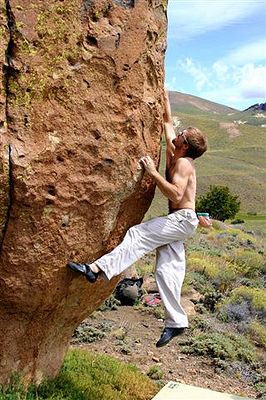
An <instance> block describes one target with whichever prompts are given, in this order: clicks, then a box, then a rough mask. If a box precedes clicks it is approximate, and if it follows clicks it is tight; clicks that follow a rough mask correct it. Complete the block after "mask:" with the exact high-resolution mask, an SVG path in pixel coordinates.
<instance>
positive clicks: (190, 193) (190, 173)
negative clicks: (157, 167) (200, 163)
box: [166, 157, 196, 212]
mask: <svg viewBox="0 0 266 400" xmlns="http://www.w3.org/2000/svg"><path fill="white" fill-rule="evenodd" d="M184 159H185V160H186V161H185V162H186V163H187V164H188V168H187V184H186V187H185V190H184V193H183V196H182V198H181V199H180V200H179V201H178V202H176V203H175V202H172V201H169V211H170V212H173V211H175V210H179V209H182V208H189V209H192V210H195V198H196V171H195V167H194V163H193V160H192V159H190V158H187V157H184ZM166 179H167V181H168V182H170V183H172V184H175V183H176V184H177V185H178V167H177V160H176V159H175V158H174V157H172V158H171V160H170V162H169V166H168V167H167V168H166Z"/></svg>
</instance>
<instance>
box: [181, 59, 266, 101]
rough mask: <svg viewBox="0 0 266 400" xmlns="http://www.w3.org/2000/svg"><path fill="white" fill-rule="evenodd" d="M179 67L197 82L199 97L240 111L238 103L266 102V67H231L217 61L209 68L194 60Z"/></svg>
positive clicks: (183, 62)
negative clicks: (259, 100)
mask: <svg viewBox="0 0 266 400" xmlns="http://www.w3.org/2000/svg"><path fill="white" fill-rule="evenodd" d="M178 66H179V68H180V69H181V70H182V72H183V73H186V74H188V75H190V76H191V77H192V79H193V80H194V85H195V87H196V89H197V93H194V94H195V95H197V96H200V97H202V98H207V99H209V100H212V101H215V102H218V103H222V104H226V105H228V106H231V107H236V108H238V104H240V103H246V102H247V104H248V102H251V101H252V100H253V99H254V101H256V102H257V101H258V99H261V101H265V99H266V84H265V76H266V66H265V65H255V64H253V63H248V64H244V65H241V66H238V65H231V64H229V65H227V64H226V63H224V62H222V61H219V60H218V61H216V62H215V63H214V64H213V65H211V66H210V67H209V68H206V67H202V66H201V65H200V64H198V63H197V64H196V63H195V62H194V61H193V60H192V59H191V58H186V59H184V60H179V61H178Z"/></svg>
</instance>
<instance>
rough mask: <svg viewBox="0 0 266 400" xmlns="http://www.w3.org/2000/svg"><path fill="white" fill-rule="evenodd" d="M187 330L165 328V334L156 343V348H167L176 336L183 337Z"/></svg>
mask: <svg viewBox="0 0 266 400" xmlns="http://www.w3.org/2000/svg"><path fill="white" fill-rule="evenodd" d="M185 329H186V328H164V330H163V333H162V335H161V337H160V339H159V340H158V342H157V343H156V347H162V346H165V345H166V344H167V343H169V342H170V340H172V339H173V338H174V337H175V336H178V335H182V333H184V331H185Z"/></svg>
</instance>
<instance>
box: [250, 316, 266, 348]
mask: <svg viewBox="0 0 266 400" xmlns="http://www.w3.org/2000/svg"><path fill="white" fill-rule="evenodd" d="M249 333H250V338H251V339H252V341H253V342H254V343H255V344H257V345H258V346H261V347H263V348H264V349H266V327H265V326H263V325H262V324H261V323H260V322H259V321H257V320H253V321H252V322H251V324H250V325H249Z"/></svg>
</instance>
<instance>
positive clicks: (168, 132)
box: [163, 89, 176, 162]
mask: <svg viewBox="0 0 266 400" xmlns="http://www.w3.org/2000/svg"><path fill="white" fill-rule="evenodd" d="M163 119H164V133H165V141H166V154H167V162H168V161H169V158H170V157H172V156H173V153H174V151H175V146H174V145H173V143H172V141H173V139H174V138H175V137H176V134H175V130H174V126H173V121H172V115H171V105H170V101H169V96H168V92H167V90H166V89H164V114H163Z"/></svg>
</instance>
